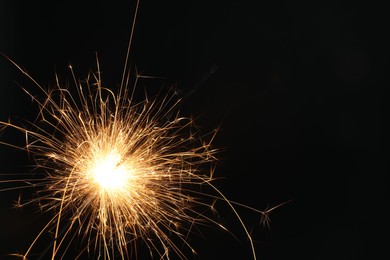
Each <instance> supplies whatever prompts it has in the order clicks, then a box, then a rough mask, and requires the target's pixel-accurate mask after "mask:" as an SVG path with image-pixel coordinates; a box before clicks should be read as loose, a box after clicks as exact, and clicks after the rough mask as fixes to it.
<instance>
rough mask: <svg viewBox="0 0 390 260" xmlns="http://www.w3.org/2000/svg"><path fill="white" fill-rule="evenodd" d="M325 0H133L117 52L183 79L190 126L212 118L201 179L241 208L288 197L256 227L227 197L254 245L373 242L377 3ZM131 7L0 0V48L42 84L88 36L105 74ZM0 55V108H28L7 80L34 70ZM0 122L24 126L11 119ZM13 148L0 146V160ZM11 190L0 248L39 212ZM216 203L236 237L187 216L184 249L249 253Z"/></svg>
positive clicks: (18, 112)
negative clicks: (213, 164)
mask: <svg viewBox="0 0 390 260" xmlns="http://www.w3.org/2000/svg"><path fill="white" fill-rule="evenodd" d="M114 2H115V3H114ZM334 2H335V3H333V1H312V2H311V3H298V2H297V1H286V2H279V1H238V0H224V1H222V0H221V1H146V0H145V1H142V0H141V4H140V10H139V18H138V20H137V24H136V29H135V37H134V42H133V43H134V44H133V49H132V52H131V59H132V61H133V62H134V63H136V65H137V67H138V69H139V70H140V71H142V72H143V73H144V74H147V75H155V76H162V77H165V83H164V84H166V85H174V84H176V85H177V88H178V90H181V91H182V93H191V91H192V90H195V92H194V93H192V94H191V95H189V96H188V98H187V99H186V100H185V102H184V103H183V107H182V113H183V115H185V116H189V115H193V116H194V118H196V123H197V125H199V126H201V129H202V130H204V131H205V132H207V131H212V130H213V129H215V128H217V127H220V131H219V133H218V135H217V137H216V139H215V142H214V145H215V147H218V148H221V149H223V151H222V152H221V154H220V158H221V159H220V163H219V165H218V167H217V169H216V172H215V174H216V177H222V178H223V179H222V180H220V181H218V182H216V185H217V186H218V187H219V188H220V189H221V190H222V191H223V192H224V194H225V195H226V196H227V197H228V198H230V199H232V200H234V201H238V202H241V203H243V204H246V205H249V206H251V207H254V208H257V209H264V208H267V206H269V207H271V206H273V205H276V204H278V203H281V202H283V201H287V200H290V199H293V201H292V202H290V203H288V204H286V205H284V206H283V207H281V208H279V209H277V210H275V211H274V212H273V213H272V214H271V228H270V229H269V230H268V229H266V228H263V227H262V226H261V225H260V224H259V219H260V217H259V215H258V214H256V213H255V212H252V211H248V210H244V209H240V212H241V214H242V217H243V219H244V221H245V222H246V223H247V226H248V228H249V229H250V230H252V232H253V236H254V239H255V242H256V252H257V255H258V259H286V258H288V259H379V258H381V259H384V258H385V257H384V255H389V253H388V251H389V250H388V248H389V247H388V245H389V242H390V241H389V239H388V234H389V231H390V230H389V224H388V219H389V213H387V211H388V210H387V209H388V208H389V177H388V176H389V159H388V158H389V149H388V145H389V138H388V136H389V135H388V133H389V124H388V122H389V120H390V117H389V114H388V112H387V110H388V107H389V102H388V97H389V95H388V94H389V92H388V85H389V76H388V75H389V72H388V71H389V46H390V45H389V41H388V40H387V34H388V24H389V23H388V18H387V17H388V15H387V13H386V9H385V8H384V7H381V6H377V5H374V4H370V5H367V3H361V4H360V3H358V2H357V1H350V2H347V1H334ZM133 8H134V4H133V2H132V1H100V0H99V1H73V0H72V1H69V0H68V1H52V2H46V1H5V0H1V1H0V52H2V53H3V54H5V55H7V56H8V57H10V58H11V59H13V60H14V61H16V62H17V63H18V64H19V65H20V66H22V67H23V68H24V69H26V70H27V71H28V72H29V73H30V75H31V76H32V77H33V78H34V79H36V80H37V81H38V82H40V83H41V84H42V85H45V86H47V85H50V84H51V83H52V82H53V79H54V78H53V75H54V73H55V72H57V73H58V74H59V75H61V77H62V78H63V79H67V78H68V79H70V75H69V72H68V70H67V66H68V64H69V63H71V64H72V65H73V67H74V70H75V72H76V74H77V76H79V77H80V78H83V77H84V76H85V75H86V73H87V72H88V70H89V69H92V70H96V62H95V52H97V53H98V55H99V58H100V66H101V70H102V75H103V81H104V82H105V84H106V85H110V84H112V85H114V84H119V81H120V78H121V72H122V68H123V62H124V57H125V53H126V47H127V43H128V37H129V32H130V23H131V19H132V15H133ZM0 69H1V71H0V84H1V85H0V119H1V120H3V121H4V120H8V118H9V117H11V118H13V119H16V120H17V119H21V118H27V119H30V120H32V119H33V118H34V113H35V112H36V111H35V110H34V109H35V108H34V107H33V105H32V103H31V100H30V99H29V98H28V97H27V96H26V95H25V94H23V93H22V91H21V89H20V87H19V86H18V85H17V84H16V83H20V84H23V86H24V85H25V84H27V86H28V87H31V88H33V87H34V86H33V85H32V84H31V82H30V81H28V80H26V79H25V78H24V77H23V75H21V73H20V72H18V71H17V70H16V69H15V67H14V66H13V65H12V64H10V62H8V61H7V60H6V59H4V58H2V59H1V60H0ZM215 69H216V70H215ZM210 71H212V73H210ZM15 82H16V83H15ZM150 91H153V90H150ZM0 138H1V140H2V141H4V139H5V140H6V141H7V142H13V143H15V144H17V145H20V144H23V142H24V140H23V138H24V137H23V136H20V135H18V134H16V133H12V131H11V132H9V131H6V132H4V133H2V134H1V135H0ZM28 163H29V161H28V158H27V155H26V154H25V153H24V152H20V151H17V150H15V149H12V148H9V147H4V146H0V165H1V168H0V172H3V173H10V172H18V171H26V168H27V167H26V165H28ZM9 187H11V186H10V185H5V184H3V187H0V189H1V188H3V189H4V188H9ZM17 197H18V192H17V191H7V192H6V191H4V192H1V193H0V203H1V204H0V207H1V208H0V259H3V258H6V257H5V254H6V253H10V252H11V253H13V252H22V251H24V250H25V249H26V246H27V245H28V242H29V241H31V239H32V238H33V237H34V235H35V234H36V233H37V231H38V226H39V225H38V224H35V223H41V222H40V221H42V219H40V218H39V215H40V213H39V212H38V213H37V212H34V208H31V209H30V208H27V209H19V210H15V209H12V202H13V201H14V200H17ZM222 213H223V216H222V217H221V219H222V222H223V223H224V224H226V225H227V226H228V227H231V229H232V231H233V233H234V234H235V235H237V238H238V240H236V239H234V238H233V237H232V236H230V235H229V234H227V233H225V232H223V231H221V230H219V229H218V228H217V227H215V226H212V227H210V228H206V229H204V230H203V229H202V231H203V232H204V238H202V237H198V236H197V235H194V236H193V237H192V240H193V244H194V245H195V247H196V249H197V251H198V256H194V259H250V248H249V243H248V241H247V240H246V239H245V236H244V234H243V232H242V230H241V229H240V228H239V224H238V223H237V220H236V219H234V216H233V215H232V214H231V213H228V212H225V211H224V210H222ZM45 218H46V217H43V220H44V219H45ZM42 223H43V222H42ZM71 250H72V249H71ZM147 256H148V255H147V254H144V257H147ZM379 256H381V257H379ZM144 257H140V258H141V259H144Z"/></svg>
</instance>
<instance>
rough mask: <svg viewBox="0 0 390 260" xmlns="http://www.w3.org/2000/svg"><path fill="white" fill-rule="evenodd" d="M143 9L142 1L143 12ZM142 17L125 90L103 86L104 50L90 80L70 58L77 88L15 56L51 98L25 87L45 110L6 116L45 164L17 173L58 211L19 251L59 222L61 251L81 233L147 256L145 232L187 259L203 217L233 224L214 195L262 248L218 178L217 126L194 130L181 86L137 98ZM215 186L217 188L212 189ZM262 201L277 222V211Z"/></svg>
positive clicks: (88, 240)
mask: <svg viewBox="0 0 390 260" xmlns="http://www.w3.org/2000/svg"><path fill="white" fill-rule="evenodd" d="M137 10H138V2H137V7H136V13H135V16H134V17H136V14H137ZM134 19H135V18H134ZM134 25H135V20H134V21H133V28H132V30H131V35H130V41H129V46H128V51H127V56H126V62H125V66H124V71H123V77H122V81H121V84H120V87H119V89H118V91H116V92H114V91H113V90H111V89H110V88H108V87H105V86H103V83H102V79H101V74H100V68H99V61H98V59H97V66H98V67H97V72H96V73H91V74H90V75H89V76H88V77H87V78H86V80H85V81H84V82H82V81H78V80H77V79H76V77H75V74H74V72H73V68H72V67H70V71H71V75H72V77H73V80H74V84H75V87H76V89H77V94H76V95H74V94H72V93H71V90H70V89H68V88H65V87H62V86H61V84H60V82H59V80H58V78H56V79H57V81H56V85H55V86H54V87H53V88H51V89H45V88H44V87H43V86H41V85H40V84H39V83H38V82H37V81H35V80H34V79H33V78H32V77H31V76H30V75H29V74H28V73H27V72H25V71H24V70H23V69H22V68H21V67H20V66H19V65H18V64H17V63H15V62H13V61H12V60H10V61H11V62H12V63H13V64H14V65H15V66H16V67H17V68H18V69H19V70H20V71H21V72H22V73H23V74H24V75H25V76H26V77H27V78H29V79H30V80H31V81H32V82H33V83H34V84H35V85H36V86H37V87H38V88H39V89H40V90H41V92H42V93H43V96H44V99H43V100H41V99H39V98H36V97H35V96H34V95H33V94H32V93H30V91H27V90H25V92H26V93H27V94H28V95H29V96H30V97H31V98H32V99H33V100H34V101H35V103H36V104H37V106H38V108H39V115H38V120H37V121H36V123H32V124H31V125H30V128H25V127H21V126H18V125H16V124H13V123H11V122H0V125H1V126H2V127H3V128H7V127H10V128H14V129H17V130H19V131H21V132H22V133H24V134H25V136H26V146H25V147H16V148H18V149H22V150H25V151H27V152H28V153H29V154H31V155H33V156H34V158H35V164H36V166H37V168H38V169H40V170H41V172H44V173H45V177H44V178H39V179H33V178H32V179H31V180H26V179H21V180H13V182H19V181H20V182H23V183H25V184H26V186H27V187H33V188H37V189H38V197H37V198H36V199H34V200H32V201H29V202H27V204H29V203H33V202H34V203H35V202H36V203H39V205H40V206H41V207H42V210H45V211H49V212H52V213H53V217H52V219H51V220H50V221H49V222H48V223H47V225H46V226H45V227H44V228H43V229H42V230H41V232H40V233H39V234H38V235H37V236H36V238H35V240H34V241H33V242H32V243H31V245H30V246H29V248H28V249H27V251H26V252H25V253H24V254H20V255H19V256H21V257H22V258H24V259H26V258H27V257H28V256H29V255H30V253H31V251H32V249H33V247H34V245H35V244H36V243H37V241H38V240H39V238H40V237H41V236H42V234H43V233H45V232H51V233H53V234H54V239H53V244H52V246H51V250H52V252H51V258H52V259H54V258H57V257H58V258H62V257H64V256H65V255H66V252H67V248H68V245H67V244H66V243H67V241H70V242H72V241H73V240H74V239H75V236H76V235H78V236H80V237H81V238H82V239H83V240H84V242H85V244H86V246H85V247H83V249H82V250H81V253H83V251H88V252H89V251H93V252H94V253H96V256H97V258H103V259H111V258H114V257H115V256H120V257H121V258H122V259H125V258H129V257H130V256H131V255H132V254H134V256H135V258H137V253H136V248H137V243H139V240H141V241H143V243H145V244H146V246H147V247H148V248H149V250H150V254H151V256H152V257H153V256H154V254H157V256H158V258H160V259H169V258H170V256H171V255H176V256H178V257H179V258H181V259H186V258H187V257H186V255H185V254H184V253H183V252H182V250H181V247H179V245H178V241H179V242H180V244H182V245H185V246H187V248H189V249H190V250H192V251H193V252H195V249H193V248H192V246H191V245H190V244H189V242H187V236H188V235H189V233H190V232H191V230H192V228H193V226H194V225H195V224H199V223H202V222H204V221H207V222H210V221H211V222H213V223H215V224H217V225H218V226H220V227H221V228H223V229H226V228H225V227H223V226H222V225H221V224H220V223H218V222H217V221H215V220H213V219H212V218H211V217H209V216H208V215H207V214H206V213H204V208H207V209H209V210H210V211H211V210H212V207H213V204H212V203H210V202H209V201H210V200H223V201H224V202H226V203H227V204H228V205H229V207H231V209H232V210H233V212H234V213H235V215H236V217H237V219H238V221H239V222H240V224H241V225H242V227H243V229H244V231H245V233H246V234H247V237H248V238H249V241H250V244H251V249H252V253H253V258H256V254H255V250H254V246H253V242H252V239H251V236H250V235H249V232H248V231H247V229H246V227H245V225H244V222H243V221H242V220H241V218H240V216H239V214H238V213H237V211H236V210H235V207H234V206H233V204H238V203H234V202H231V201H229V200H228V199H227V198H226V197H225V196H224V195H223V193H222V192H221V191H219V190H218V189H217V188H216V187H215V186H214V184H213V180H214V178H213V168H214V166H215V163H216V157H215V154H216V152H217V151H216V150H215V149H213V148H212V147H211V143H212V140H213V138H214V136H215V133H214V134H211V137H210V138H209V140H208V141H207V142H205V141H204V140H203V138H201V137H199V136H198V134H197V133H196V132H193V131H192V130H193V129H194V127H193V122H192V120H191V119H190V118H185V117H181V116H179V112H178V105H179V103H180V99H179V98H177V97H176V96H175V95H162V96H161V95H160V96H159V97H155V98H153V99H150V98H148V97H147V95H146V97H145V99H144V100H143V101H136V100H135V98H134V93H135V89H136V87H137V84H138V83H139V80H142V76H141V75H137V74H136V75H135V79H134V80H132V79H131V77H130V73H128V72H127V71H128V70H129V69H128V67H129V66H128V56H129V52H130V45H131V41H132V36H133V31H134ZM130 86H132V87H130ZM2 144H6V145H9V146H13V145H12V144H9V143H6V142H2ZM205 186H206V187H208V188H209V189H210V190H211V191H213V192H214V195H213V194H211V193H205V191H204V190H202V188H203V187H205ZM15 188H20V187H15ZM18 203H19V205H23V203H21V202H20V200H18ZM239 205H241V204H239ZM241 206H244V205H241ZM199 207H201V208H203V209H202V210H198V209H197V208H199ZM244 207H246V206H244ZM252 210H255V211H257V212H260V213H261V214H262V215H263V216H264V217H265V218H264V220H265V221H267V223H268V220H269V219H268V213H269V211H264V212H262V211H259V210H256V209H252ZM173 237H174V238H173ZM130 245H131V246H130ZM129 248H134V251H130V250H129ZM81 253H80V255H81Z"/></svg>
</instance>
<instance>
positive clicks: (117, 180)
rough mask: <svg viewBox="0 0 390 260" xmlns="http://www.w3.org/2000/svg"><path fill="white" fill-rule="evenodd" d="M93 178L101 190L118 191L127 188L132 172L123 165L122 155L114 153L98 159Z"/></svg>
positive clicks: (93, 169)
mask: <svg viewBox="0 0 390 260" xmlns="http://www.w3.org/2000/svg"><path fill="white" fill-rule="evenodd" d="M92 176H93V180H94V181H95V182H96V183H97V184H99V185H100V187H101V188H103V189H105V190H118V189H121V188H123V187H125V186H126V184H127V182H128V181H129V179H130V178H131V170H130V169H128V168H126V167H125V166H124V165H123V164H121V157H120V155H118V154H116V153H114V152H112V153H108V154H105V155H104V156H98V157H97V158H96V161H95V163H94V166H93V168H92Z"/></svg>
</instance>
